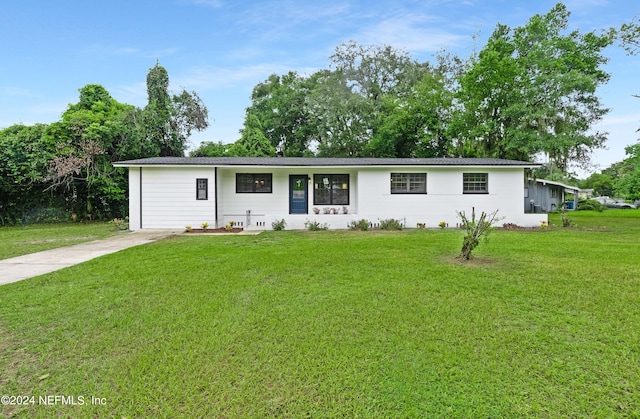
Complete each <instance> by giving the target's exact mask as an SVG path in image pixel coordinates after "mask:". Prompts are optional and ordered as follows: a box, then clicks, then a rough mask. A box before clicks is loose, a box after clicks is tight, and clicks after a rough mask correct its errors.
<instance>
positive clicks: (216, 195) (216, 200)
mask: <svg viewBox="0 0 640 419" xmlns="http://www.w3.org/2000/svg"><path fill="white" fill-rule="evenodd" d="M213 176H214V178H215V179H214V181H213V184H214V187H215V190H214V191H213V195H214V198H213V201H214V209H213V210H214V211H215V212H216V222H215V224H216V228H218V166H216V167H214V168H213Z"/></svg>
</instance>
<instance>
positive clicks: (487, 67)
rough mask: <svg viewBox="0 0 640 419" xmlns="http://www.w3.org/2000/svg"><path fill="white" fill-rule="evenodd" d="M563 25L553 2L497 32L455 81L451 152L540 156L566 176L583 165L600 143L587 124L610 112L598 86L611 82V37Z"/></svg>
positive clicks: (562, 10)
mask: <svg viewBox="0 0 640 419" xmlns="http://www.w3.org/2000/svg"><path fill="white" fill-rule="evenodd" d="M568 22H569V12H568V10H567V8H566V7H565V6H564V5H563V4H561V3H558V4H557V5H556V6H555V7H553V8H552V9H551V11H550V12H549V13H547V14H545V15H535V16H533V17H532V18H531V19H530V20H529V21H528V23H527V24H526V25H525V26H523V27H518V28H515V29H511V28H509V27H507V26H505V25H498V26H497V27H496V29H495V31H494V32H493V34H492V35H491V37H490V38H489V41H488V43H487V45H486V46H485V47H484V48H483V49H482V50H481V51H480V53H479V55H478V57H477V58H473V59H472V60H471V61H470V64H469V68H468V70H467V71H466V73H465V74H464V75H463V76H462V77H461V78H460V90H459V92H458V94H457V98H458V100H460V102H461V103H463V104H464V109H463V110H462V111H461V112H458V113H457V115H456V117H455V119H454V122H453V123H452V126H451V133H452V135H454V136H455V138H456V141H455V143H454V145H455V147H454V152H455V153H456V154H458V155H472V156H485V157H499V158H508V159H519V160H529V159H532V158H533V157H534V155H535V154H537V153H540V152H544V153H546V154H548V155H549V156H550V158H551V159H552V160H553V161H554V162H555V164H556V165H557V166H558V167H561V168H562V169H563V170H565V171H566V169H567V165H568V164H569V162H573V163H577V164H580V165H583V166H584V165H586V164H588V162H589V159H590V153H591V152H592V151H593V150H594V149H597V148H599V147H602V146H603V144H604V142H605V141H606V133H603V132H597V131H596V132H593V131H592V127H593V125H594V124H595V123H596V122H598V121H599V120H600V119H601V118H602V117H603V115H604V114H605V113H606V112H607V111H608V109H605V108H604V107H603V106H602V105H601V103H600V100H599V98H598V97H597V95H596V89H597V87H598V86H599V85H601V84H603V83H606V82H607V81H608V79H609V75H608V74H607V73H606V72H605V71H604V70H602V68H601V66H602V65H604V64H605V63H606V62H607V59H606V58H605V57H604V56H603V55H602V51H603V49H604V48H606V47H607V46H608V45H610V44H611V42H612V41H613V34H612V33H611V32H610V33H604V34H601V35H597V34H595V33H594V32H589V33H585V34H581V33H580V32H578V31H571V32H569V33H565V32H566V30H567V28H568Z"/></svg>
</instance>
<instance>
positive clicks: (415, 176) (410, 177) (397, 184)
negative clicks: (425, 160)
mask: <svg viewBox="0 0 640 419" xmlns="http://www.w3.org/2000/svg"><path fill="white" fill-rule="evenodd" d="M391 193H427V174H426V173H391Z"/></svg>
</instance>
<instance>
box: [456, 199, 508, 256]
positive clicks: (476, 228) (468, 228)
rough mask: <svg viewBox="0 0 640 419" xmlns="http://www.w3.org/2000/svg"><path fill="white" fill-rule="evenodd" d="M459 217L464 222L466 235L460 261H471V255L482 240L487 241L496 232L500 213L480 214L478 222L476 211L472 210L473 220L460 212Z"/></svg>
mask: <svg viewBox="0 0 640 419" xmlns="http://www.w3.org/2000/svg"><path fill="white" fill-rule="evenodd" d="M458 217H459V218H460V220H461V221H462V226H463V227H464V229H465V232H466V235H465V236H464V239H463V241H462V249H461V250H460V255H459V256H458V258H459V259H464V260H469V259H471V253H472V252H473V250H474V249H475V248H476V247H477V246H478V245H479V244H480V239H481V238H483V237H484V239H485V240H487V238H488V236H489V233H491V231H493V230H494V228H495V227H494V224H495V223H496V222H498V221H499V220H500V218H498V211H497V210H496V211H494V212H492V213H491V214H488V215H487V213H485V212H484V211H483V212H482V213H481V214H480V218H478V219H477V220H476V209H475V208H472V209H471V219H469V218H468V217H467V215H466V214H465V212H464V211H459V212H458Z"/></svg>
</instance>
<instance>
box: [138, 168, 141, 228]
mask: <svg viewBox="0 0 640 419" xmlns="http://www.w3.org/2000/svg"><path fill="white" fill-rule="evenodd" d="M139 178H140V193H139V194H138V195H139V196H140V230H142V166H140V176H139Z"/></svg>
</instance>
